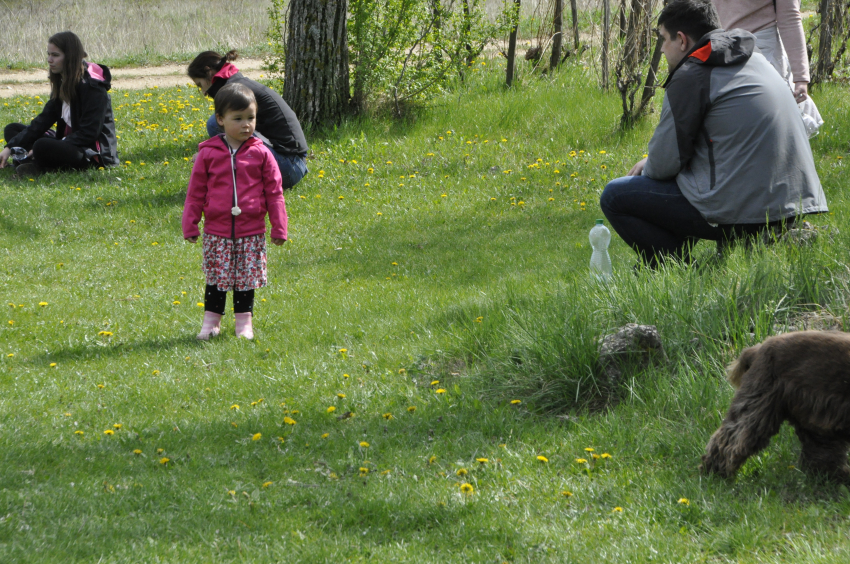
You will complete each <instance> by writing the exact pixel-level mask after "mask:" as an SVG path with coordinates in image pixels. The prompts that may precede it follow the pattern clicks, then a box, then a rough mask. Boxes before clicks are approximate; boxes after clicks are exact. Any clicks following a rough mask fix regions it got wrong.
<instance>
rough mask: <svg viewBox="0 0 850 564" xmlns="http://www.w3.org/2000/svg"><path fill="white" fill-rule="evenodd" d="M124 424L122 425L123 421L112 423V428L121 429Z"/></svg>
mask: <svg viewBox="0 0 850 564" xmlns="http://www.w3.org/2000/svg"><path fill="white" fill-rule="evenodd" d="M123 426H124V425H122V424H121V423H115V424H114V425H112V428H113V429H116V430H120V429H121V427H123Z"/></svg>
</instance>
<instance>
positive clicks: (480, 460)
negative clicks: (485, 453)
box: [475, 458, 490, 464]
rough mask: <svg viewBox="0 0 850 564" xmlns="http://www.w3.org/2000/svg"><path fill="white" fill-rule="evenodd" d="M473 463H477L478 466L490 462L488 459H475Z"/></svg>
mask: <svg viewBox="0 0 850 564" xmlns="http://www.w3.org/2000/svg"><path fill="white" fill-rule="evenodd" d="M475 462H478V463H479V464H487V463H488V462H490V459H489V458H476V459H475Z"/></svg>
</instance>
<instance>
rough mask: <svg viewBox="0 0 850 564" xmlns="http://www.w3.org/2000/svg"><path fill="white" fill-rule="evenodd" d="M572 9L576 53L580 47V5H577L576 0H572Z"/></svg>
mask: <svg viewBox="0 0 850 564" xmlns="http://www.w3.org/2000/svg"><path fill="white" fill-rule="evenodd" d="M570 10H571V11H572V13H573V42H574V43H575V50H576V53H578V48H579V36H578V6H576V0H570Z"/></svg>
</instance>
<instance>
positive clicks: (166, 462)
mask: <svg viewBox="0 0 850 564" xmlns="http://www.w3.org/2000/svg"><path fill="white" fill-rule="evenodd" d="M169 462H171V459H170V458H166V457H164V456H163V457H162V458H160V459H159V463H160V464H168V463H169Z"/></svg>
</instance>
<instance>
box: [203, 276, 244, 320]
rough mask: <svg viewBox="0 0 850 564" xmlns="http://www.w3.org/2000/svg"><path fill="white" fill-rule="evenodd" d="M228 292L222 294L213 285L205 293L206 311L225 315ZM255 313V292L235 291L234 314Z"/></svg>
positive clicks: (208, 285) (208, 286)
mask: <svg viewBox="0 0 850 564" xmlns="http://www.w3.org/2000/svg"><path fill="white" fill-rule="evenodd" d="M226 302H227V292H222V291H221V290H219V289H218V288H216V287H215V286H214V285H212V284H207V288H206V290H205V291H204V310H206V311H211V312H213V313H217V314H219V315H224V304H225V303H226ZM253 311H254V290H247V291H245V292H237V291H235V290H234V291H233V313H252V312H253Z"/></svg>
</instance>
